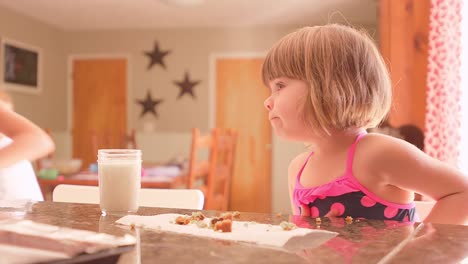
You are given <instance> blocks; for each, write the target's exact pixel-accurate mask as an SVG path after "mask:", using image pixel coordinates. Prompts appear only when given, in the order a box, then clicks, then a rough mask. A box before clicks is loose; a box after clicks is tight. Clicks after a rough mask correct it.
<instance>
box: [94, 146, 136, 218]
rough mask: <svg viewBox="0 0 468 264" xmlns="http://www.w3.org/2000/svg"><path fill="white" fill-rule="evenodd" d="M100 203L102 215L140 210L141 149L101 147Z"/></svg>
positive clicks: (99, 153)
mask: <svg viewBox="0 0 468 264" xmlns="http://www.w3.org/2000/svg"><path fill="white" fill-rule="evenodd" d="M98 176H99V199H100V200H99V202H100V203H99V204H100V207H101V211H102V215H107V214H113V215H121V214H128V213H135V212H136V211H138V206H139V204H138V200H139V191H140V188H141V150H139V149H100V150H98Z"/></svg>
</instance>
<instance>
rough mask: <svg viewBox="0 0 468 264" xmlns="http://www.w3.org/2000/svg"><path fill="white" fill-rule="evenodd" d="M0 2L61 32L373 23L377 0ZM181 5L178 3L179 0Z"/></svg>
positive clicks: (74, 0) (78, 0) (77, 0)
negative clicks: (195, 3) (189, 3)
mask: <svg viewBox="0 0 468 264" xmlns="http://www.w3.org/2000/svg"><path fill="white" fill-rule="evenodd" d="M167 1H168V0H14V1H13V0H0V7H2V6H3V7H5V8H7V9H11V10H14V11H15V12H17V13H20V14H23V15H26V16H28V17H32V18H34V19H37V20H39V21H41V22H44V23H46V24H49V25H51V26H54V27H57V28H60V29H62V30H65V31H79V30H104V29H149V28H174V27H241V26H263V25H288V24H293V25H304V24H310V23H327V22H346V21H349V22H350V23H359V24H376V14H377V10H376V9H377V2H378V1H377V0H326V1H325V0H204V1H205V3H204V4H202V5H200V6H190V7H179V6H174V5H170V4H168V3H167ZM179 1H182V0H179Z"/></svg>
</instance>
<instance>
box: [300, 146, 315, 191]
mask: <svg viewBox="0 0 468 264" xmlns="http://www.w3.org/2000/svg"><path fill="white" fill-rule="evenodd" d="M312 155H314V152H313V151H312V152H310V154H309V156H307V159H306V160H305V162H304V164H302V167H301V169H300V170H299V172H298V173H297V176H296V185H297V183H300V180H301V175H302V171H303V170H304V168H305V166H306V165H307V162H309V159H310V157H312Z"/></svg>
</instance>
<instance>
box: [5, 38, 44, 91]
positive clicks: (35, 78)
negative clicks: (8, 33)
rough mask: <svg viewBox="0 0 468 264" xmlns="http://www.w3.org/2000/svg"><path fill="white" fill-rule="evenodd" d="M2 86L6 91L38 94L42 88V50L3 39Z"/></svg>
mask: <svg viewBox="0 0 468 264" xmlns="http://www.w3.org/2000/svg"><path fill="white" fill-rule="evenodd" d="M0 43H1V48H0V51H1V56H0V58H1V63H2V64H1V65H2V67H1V68H0V69H1V71H2V74H1V75H0V76H2V86H3V88H4V89H5V90H10V91H16V92H22V93H29V94H38V93H40V92H41V91H42V86H41V61H42V54H41V53H42V51H41V49H40V48H37V47H34V46H31V45H28V44H24V43H21V42H18V41H14V40H10V39H5V38H1V39H0Z"/></svg>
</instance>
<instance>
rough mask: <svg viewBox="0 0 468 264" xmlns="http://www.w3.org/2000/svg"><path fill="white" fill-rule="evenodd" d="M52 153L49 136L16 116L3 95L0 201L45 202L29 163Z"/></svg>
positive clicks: (0, 108)
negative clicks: (28, 200)
mask: <svg viewBox="0 0 468 264" xmlns="http://www.w3.org/2000/svg"><path fill="white" fill-rule="evenodd" d="M53 150H54V144H53V142H52V140H51V139H50V138H49V136H48V135H47V134H46V133H45V132H44V131H42V129H40V128H39V127H37V126H36V125H34V124H33V123H31V122H30V121H28V120H27V119H25V118H24V117H22V116H20V115H18V114H16V113H15V112H14V111H13V104H12V101H11V99H10V97H9V96H8V95H7V94H6V93H4V92H3V91H0V200H14V199H32V200H37V201H41V200H43V197H42V193H41V191H40V189H39V185H38V183H37V180H36V176H35V174H34V170H33V168H32V166H31V163H30V162H29V160H34V159H37V158H40V157H42V156H45V155H47V154H48V153H50V152H52V151H53Z"/></svg>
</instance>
